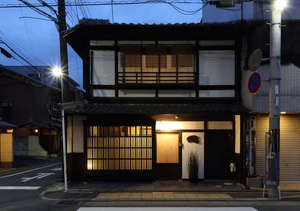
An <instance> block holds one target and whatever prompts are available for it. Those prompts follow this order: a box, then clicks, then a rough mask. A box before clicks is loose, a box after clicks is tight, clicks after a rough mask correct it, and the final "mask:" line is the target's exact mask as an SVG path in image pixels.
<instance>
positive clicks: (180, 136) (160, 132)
mask: <svg viewBox="0 0 300 211" xmlns="http://www.w3.org/2000/svg"><path fill="white" fill-rule="evenodd" d="M158 134H177V135H178V167H179V168H178V171H179V174H178V175H179V178H178V179H181V178H182V132H181V131H166V132H164V131H159V132H156V134H155V152H156V156H155V165H159V163H157V135H158Z"/></svg>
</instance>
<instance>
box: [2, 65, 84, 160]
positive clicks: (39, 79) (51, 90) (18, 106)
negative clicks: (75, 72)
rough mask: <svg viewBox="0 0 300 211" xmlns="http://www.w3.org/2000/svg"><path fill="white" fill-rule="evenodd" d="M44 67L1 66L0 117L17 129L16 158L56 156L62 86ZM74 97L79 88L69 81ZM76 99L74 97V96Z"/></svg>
mask: <svg viewBox="0 0 300 211" xmlns="http://www.w3.org/2000/svg"><path fill="white" fill-rule="evenodd" d="M50 71H51V70H50V67H45V66H34V67H30V66H0V89H1V90H2V91H1V92H0V102H2V103H1V107H2V111H3V112H2V113H1V117H2V120H3V121H7V122H9V123H12V124H14V125H16V126H17V128H16V129H15V130H14V141H13V142H14V143H13V152H14V155H15V156H48V155H49V154H52V153H53V154H57V153H58V150H59V143H60V127H61V121H60V110H59V108H58V106H57V103H59V102H60V100H61V92H60V85H59V84H60V83H59V81H58V79H55V78H54V77H53V76H52V75H51V72H50ZM68 81H69V84H70V87H71V93H72V94H73V95H77V94H76V93H77V92H79V90H78V89H77V88H76V87H77V86H78V84H77V83H76V82H75V81H73V80H72V79H69V80H68ZM74 97H75V96H74Z"/></svg>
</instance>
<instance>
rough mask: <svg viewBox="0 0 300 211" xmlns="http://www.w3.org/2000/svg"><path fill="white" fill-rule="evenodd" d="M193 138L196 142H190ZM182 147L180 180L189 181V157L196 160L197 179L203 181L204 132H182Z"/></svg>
mask: <svg viewBox="0 0 300 211" xmlns="http://www.w3.org/2000/svg"><path fill="white" fill-rule="evenodd" d="M193 138H194V139H196V141H194V142H193V141H190V139H193ZM182 146H183V147H182V179H189V160H190V156H191V155H195V156H196V157H197V158H198V159H197V160H198V179H204V132H183V133H182Z"/></svg>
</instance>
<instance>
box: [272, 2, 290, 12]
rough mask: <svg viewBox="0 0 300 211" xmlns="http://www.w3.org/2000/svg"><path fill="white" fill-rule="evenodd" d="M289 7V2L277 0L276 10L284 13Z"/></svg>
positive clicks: (275, 3)
mask: <svg viewBox="0 0 300 211" xmlns="http://www.w3.org/2000/svg"><path fill="white" fill-rule="evenodd" d="M286 7H287V0H275V1H274V9H276V10H279V11H283V10H284V9H285V8H286Z"/></svg>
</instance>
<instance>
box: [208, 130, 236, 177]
mask: <svg viewBox="0 0 300 211" xmlns="http://www.w3.org/2000/svg"><path fill="white" fill-rule="evenodd" d="M205 140H206V142H205V147H204V151H205V153H204V154H205V178H206V179H232V176H233V175H232V174H231V173H230V169H229V165H230V163H231V162H232V161H233V159H234V146H235V140H234V136H233V132H232V131H229V130H208V131H207V132H206V137H205Z"/></svg>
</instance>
